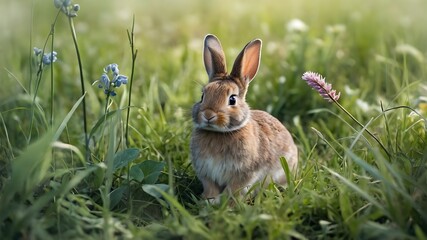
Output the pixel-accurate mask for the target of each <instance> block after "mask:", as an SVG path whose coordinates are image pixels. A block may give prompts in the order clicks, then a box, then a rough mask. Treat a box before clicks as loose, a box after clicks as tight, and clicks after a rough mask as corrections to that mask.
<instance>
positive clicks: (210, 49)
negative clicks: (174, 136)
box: [191, 35, 298, 200]
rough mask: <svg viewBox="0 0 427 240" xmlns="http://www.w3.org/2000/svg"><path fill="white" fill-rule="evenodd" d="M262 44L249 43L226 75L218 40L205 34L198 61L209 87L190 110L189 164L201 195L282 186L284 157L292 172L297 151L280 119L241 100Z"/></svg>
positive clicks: (253, 72)
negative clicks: (261, 184)
mask: <svg viewBox="0 0 427 240" xmlns="http://www.w3.org/2000/svg"><path fill="white" fill-rule="evenodd" d="M261 44H262V43H261V40H259V39H255V40H253V41H251V42H249V43H248V44H247V45H246V46H245V47H244V48H243V50H242V51H241V52H240V54H239V55H238V56H237V59H236V60H235V62H234V65H233V69H232V71H231V73H230V74H228V73H227V69H226V61H225V55H224V52H223V50H222V47H221V44H220V42H219V40H218V39H217V38H216V37H215V36H213V35H207V36H206V38H205V41H204V53H203V59H204V63H205V68H206V71H207V73H208V76H209V83H208V84H207V85H206V86H205V87H204V88H203V94H202V99H201V101H200V102H198V103H196V104H195V105H194V106H193V112H192V115H193V122H194V130H193V134H192V138H191V155H192V164H193V167H194V169H195V171H196V174H197V176H198V178H199V179H200V181H201V182H202V184H203V190H204V191H203V194H202V196H203V197H204V198H207V199H214V200H218V197H219V195H220V194H221V193H222V192H223V191H226V192H228V193H229V194H234V193H236V192H238V191H241V193H243V194H244V193H246V192H247V191H248V189H249V188H250V187H251V186H252V185H253V184H255V183H257V182H264V183H268V182H269V181H270V180H272V181H274V182H275V183H278V184H286V176H285V172H284V170H283V167H282V165H281V163H280V157H285V158H286V160H287V163H288V166H289V168H290V169H291V171H293V170H295V169H296V167H297V162H298V150H297V147H296V145H295V144H294V141H293V139H292V136H291V134H290V133H289V132H288V130H287V129H286V128H285V127H284V126H283V125H282V124H281V123H280V121H279V120H277V119H276V118H274V117H273V116H271V115H270V114H268V113H267V112H264V111H259V110H250V109H249V106H248V104H247V103H246V101H245V95H246V92H247V88H248V85H249V82H250V81H251V80H252V79H253V78H254V77H255V75H256V73H257V71H258V66H259V63H260V57H261Z"/></svg>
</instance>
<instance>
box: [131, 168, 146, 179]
mask: <svg viewBox="0 0 427 240" xmlns="http://www.w3.org/2000/svg"><path fill="white" fill-rule="evenodd" d="M129 175H130V179H131V180H136V181H138V182H141V181H142V180H143V179H144V172H143V171H142V170H141V168H139V166H138V165H134V166H132V167H131V168H130V170H129Z"/></svg>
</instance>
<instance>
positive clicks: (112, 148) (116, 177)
mask: <svg viewBox="0 0 427 240" xmlns="http://www.w3.org/2000/svg"><path fill="white" fill-rule="evenodd" d="M74 3H79V4H80V6H81V9H80V11H79V12H78V16H77V17H76V18H74V19H73V22H74V25H75V28H76V36H77V42H78V47H79V50H80V53H81V60H82V69H81V70H82V73H83V75H84V84H85V90H86V94H85V95H84V98H82V94H81V84H80V69H79V66H78V61H77V58H76V52H75V46H74V43H73V39H72V36H71V33H70V28H69V23H68V19H67V17H66V16H65V15H64V14H62V13H61V14H60V15H59V16H58V20H57V21H56V24H55V28H54V30H55V31H54V35H53V36H54V41H53V42H52V39H51V38H48V35H49V32H50V31H51V27H52V24H53V23H54V20H55V16H56V14H57V13H58V10H57V9H55V7H54V5H53V3H52V1H2V2H1V3H0V16H1V17H0V20H1V21H0V30H1V32H2V34H0V43H1V46H3V47H2V54H1V55H2V57H1V58H0V71H1V74H0V81H1V83H2V84H3V85H2V87H1V88H0V236H2V239H3V238H4V239H23V238H28V239H57V238H65V239H82V238H83V239H86V238H87V239H102V238H105V239H115V238H118V239H127V238H131V239H142V238H143V239H156V238H157V239H181V238H185V239H240V238H242V239H427V210H426V209H427V187H426V186H427V171H426V170H427V136H426V132H427V128H426V118H427V83H426V78H427V65H426V60H427V59H426V57H427V54H426V53H427V45H426V44H425V43H426V42H427V30H426V29H425V22H426V21H427V17H426V16H425V9H427V3H426V2H425V1H422V0H411V1H404V0H398V1H393V2H392V3H391V2H390V1H385V0H379V1H368V0H363V1H355V0H354V1H339V0H327V1H308V0H307V1H280V0H267V1H263V2H262V3H260V2H259V1H255V0H251V1H235V2H231V1H225V0H219V1H196V0H193V1H185V2H182V1H171V0H166V1H155V0H148V1H137V0H133V1H123V2H119V1H82V2H77V1H74ZM133 18H135V28H134V34H135V36H134V41H135V42H134V48H135V49H137V50H138V55H137V58H136V62H135V69H134V70H135V71H134V77H133V80H132V81H133V85H132V88H130V84H127V85H125V86H122V87H120V88H117V89H116V90H117V96H115V97H110V98H108V99H107V98H106V96H105V94H104V93H103V91H102V89H99V88H98V87H97V85H98V84H97V83H95V84H93V83H94V82H95V81H96V80H98V79H99V78H100V76H101V74H102V73H103V68H104V67H105V66H106V65H107V64H110V63H117V64H119V67H120V73H121V74H124V75H127V76H128V77H130V76H131V71H132V52H131V46H130V44H129V39H128V34H127V31H132V22H133ZM295 18H297V19H300V20H302V21H303V22H304V23H305V24H306V25H307V26H308V30H307V31H289V30H288V29H287V24H288V23H289V22H290V21H291V20H292V19H295ZM208 33H212V34H215V35H217V36H218V37H219V38H220V39H221V42H222V44H223V46H224V49H225V54H226V55H227V59H228V60H229V62H228V64H231V63H232V62H231V61H232V59H234V58H235V57H236V55H237V53H238V51H240V50H241V48H242V47H243V46H244V44H246V43H247V42H248V41H250V40H252V39H253V38H261V39H262V40H263V50H262V59H261V67H260V71H259V73H258V75H257V77H256V78H255V80H254V81H253V82H252V83H251V86H250V88H249V93H248V95H247V101H248V102H249V104H250V105H251V107H252V108H254V109H263V110H267V111H269V112H270V113H272V114H273V115H274V116H276V117H277V118H279V119H280V120H282V121H283V122H284V124H285V125H286V126H287V127H288V129H289V130H290V131H291V133H292V135H293V136H294V139H295V141H296V143H297V145H298V147H299V150H300V159H299V160H300V164H299V169H298V172H297V173H295V174H293V177H292V179H293V181H291V182H290V184H289V186H287V187H285V188H281V187H278V186H274V185H270V186H268V187H267V189H265V190H264V191H263V192H262V194H258V195H257V196H256V197H255V198H253V199H249V200H247V201H242V200H236V201H234V202H233V204H230V202H231V201H232V200H229V199H224V201H223V202H222V203H221V204H220V205H218V206H212V205H209V204H208V203H206V202H204V201H202V200H201V199H200V198H199V196H200V194H201V191H202V187H201V184H200V182H199V181H198V180H197V178H196V177H195V176H194V172H193V170H192V167H191V164H190V159H189V141H190V136H191V127H192V123H191V106H192V104H193V103H194V102H196V101H198V100H199V98H200V90H201V86H202V85H203V84H204V83H206V81H207V76H206V73H205V70H204V66H203V65H202V59H201V54H202V53H201V51H202V42H203V37H204V36H205V35H206V34H208ZM46 39H48V41H47V42H46ZM45 42H46V49H45V52H46V53H47V52H50V51H52V49H51V46H52V45H53V48H54V49H53V50H55V51H56V52H58V61H57V62H55V63H54V64H53V65H52V66H53V67H52V68H51V67H50V66H46V67H44V68H43V74H42V75H41V78H40V85H39V89H38V91H37V93H36V84H37V69H38V65H37V60H36V58H35V57H34V55H33V47H39V48H42V47H43V46H44V44H45ZM230 67H231V66H230ZM305 71H315V72H319V73H321V74H322V75H323V76H325V77H326V79H327V81H328V82H329V83H332V84H333V86H334V89H336V90H338V91H341V99H340V100H339V103H340V104H341V105H342V106H343V107H344V108H345V109H346V110H348V111H349V112H350V113H351V114H352V115H353V116H354V117H355V118H356V119H357V120H358V121H360V122H361V123H362V124H363V125H364V127H365V128H362V127H360V126H359V125H358V124H357V123H355V122H354V121H352V119H350V118H349V117H348V116H347V115H346V114H345V113H344V112H343V111H341V110H340V109H339V108H338V107H337V106H336V105H335V104H333V103H328V102H326V101H324V100H323V99H322V98H321V97H320V96H319V95H318V94H317V93H316V92H314V91H313V90H312V89H310V87H309V86H307V84H306V83H305V82H304V81H302V80H301V76H302V74H303V73H304V72H305ZM52 84H53V86H54V88H51V86H52ZM129 91H132V99H131V104H130V107H128V98H129ZM35 93H36V94H35ZM83 99H84V100H85V102H86V110H87V117H86V120H87V124H88V134H89V135H90V136H91V139H90V144H89V146H88V147H89V149H90V158H87V156H86V146H85V139H84V130H83V128H84V123H83V111H82V109H83V106H82V101H83ZM106 100H109V102H108V103H109V105H108V114H106V111H105V106H106ZM52 106H53V108H52ZM52 109H53V111H52ZM128 109H130V119H129V124H128V125H127V124H126V122H127V121H126V120H127V119H126V114H127V110H128ZM412 110H415V111H416V113H418V114H416V113H415V112H413V111H412ZM51 119H52V120H53V121H52V120H51ZM126 127H128V129H129V139H128V141H126V134H125V132H126V130H125V129H126ZM364 130H369V131H370V132H372V133H373V134H374V135H375V136H376V137H377V138H378V139H379V141H381V143H382V144H383V145H384V146H385V148H386V149H387V152H389V154H390V156H388V155H387V154H386V152H385V151H383V149H382V148H381V147H380V145H379V144H378V143H377V142H376V141H375V140H374V139H373V138H372V137H371V136H370V135H369V134H367V132H366V131H364Z"/></svg>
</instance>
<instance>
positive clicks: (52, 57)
mask: <svg viewBox="0 0 427 240" xmlns="http://www.w3.org/2000/svg"><path fill="white" fill-rule="evenodd" d="M33 51H34V55H36V57H38V56H39V55H41V54H43V49H40V48H37V47H35V48H33ZM57 55H58V53H56V52H55V51H52V52H50V53H44V54H43V56H42V57H41V61H42V63H43V65H50V64H51V63H54V62H56V60H58V57H57Z"/></svg>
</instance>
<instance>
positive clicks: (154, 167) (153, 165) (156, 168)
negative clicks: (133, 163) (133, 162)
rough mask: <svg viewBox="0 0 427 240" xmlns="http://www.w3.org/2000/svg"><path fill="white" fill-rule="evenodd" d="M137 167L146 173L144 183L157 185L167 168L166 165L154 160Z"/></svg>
mask: <svg viewBox="0 0 427 240" xmlns="http://www.w3.org/2000/svg"><path fill="white" fill-rule="evenodd" d="M137 166H138V167H139V168H140V169H141V170H142V172H143V173H144V180H143V183H144V184H155V183H156V182H157V179H159V175H160V173H161V171H162V170H163V168H164V167H165V163H164V162H159V161H153V160H146V161H144V162H142V163H140V164H137Z"/></svg>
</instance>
